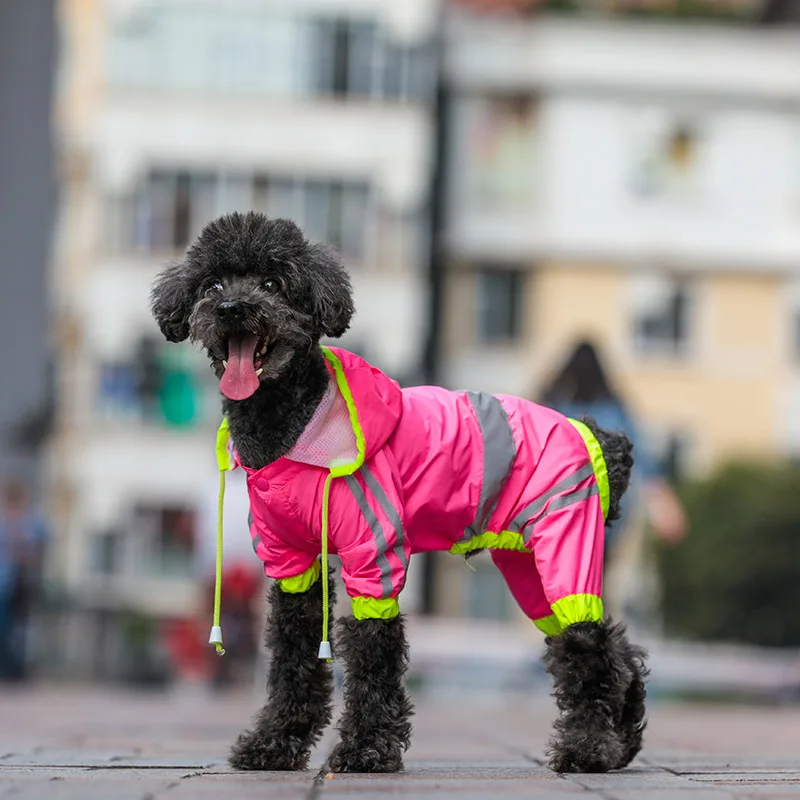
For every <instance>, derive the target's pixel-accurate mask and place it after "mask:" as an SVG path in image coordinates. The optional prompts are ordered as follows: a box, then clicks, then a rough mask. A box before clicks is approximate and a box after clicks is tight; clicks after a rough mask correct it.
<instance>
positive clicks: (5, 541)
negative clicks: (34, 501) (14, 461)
mask: <svg viewBox="0 0 800 800" xmlns="http://www.w3.org/2000/svg"><path fill="white" fill-rule="evenodd" d="M47 538H48V536H47V526H46V525H45V522H44V520H43V518H42V517H41V516H40V515H39V514H38V513H37V512H36V511H35V510H34V509H33V508H32V507H31V503H30V497H29V494H28V489H27V487H26V486H25V484H24V483H23V482H22V481H19V480H15V479H11V480H8V481H6V483H5V485H4V486H3V487H2V490H0V680H11V681H21V680H24V679H25V677H26V644H27V638H28V628H29V624H30V614H31V610H32V607H33V604H34V601H35V599H36V594H37V592H38V589H39V585H40V579H41V571H42V564H43V562H44V553H45V547H46V544H47Z"/></svg>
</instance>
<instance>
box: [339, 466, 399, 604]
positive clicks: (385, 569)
mask: <svg viewBox="0 0 800 800" xmlns="http://www.w3.org/2000/svg"><path fill="white" fill-rule="evenodd" d="M345 481H346V483H347V485H348V486H349V487H350V491H351V492H352V493H353V497H355V499H356V503H358V507H359V508H360V509H361V513H362V514H363V515H364V519H366V521H367V525H369V527H370V530H371V531H372V534H373V536H374V537H375V544H376V546H377V548H378V558H377V562H378V567H379V568H380V571H381V592H382V597H391V595H392V567H391V565H390V564H389V559H388V558H387V557H386V551H387V550H388V549H389V544H388V542H387V541H386V536H385V535H384V533H383V526H382V525H381V523H380V520H379V519H378V517H377V516H375V512H374V511H373V510H372V509H371V508H370V507H369V503H368V502H367V496H366V495H365V494H364V490H363V489H362V488H361V484H360V483H359V482H358V480H357V479H356V476H355V475H346V476H345Z"/></svg>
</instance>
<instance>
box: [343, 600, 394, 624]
mask: <svg viewBox="0 0 800 800" xmlns="http://www.w3.org/2000/svg"><path fill="white" fill-rule="evenodd" d="M350 603H351V605H352V606H353V616H354V617H355V618H356V619H392V618H393V617H396V616H397V615H398V614H399V613H400V603H398V602H397V600H396V599H395V598H393V597H387V598H385V599H383V600H378V599H376V598H374V597H352V598H350Z"/></svg>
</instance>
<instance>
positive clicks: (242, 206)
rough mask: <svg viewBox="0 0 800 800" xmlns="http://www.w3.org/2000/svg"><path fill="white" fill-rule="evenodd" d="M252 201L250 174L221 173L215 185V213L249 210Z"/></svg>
mask: <svg viewBox="0 0 800 800" xmlns="http://www.w3.org/2000/svg"><path fill="white" fill-rule="evenodd" d="M252 202H253V179H252V177H251V176H250V175H235V174H227V175H224V174H223V175H221V176H220V179H219V183H218V185H217V215H220V214H230V213H231V212H232V211H242V212H244V211H249V210H250V207H251V205H252Z"/></svg>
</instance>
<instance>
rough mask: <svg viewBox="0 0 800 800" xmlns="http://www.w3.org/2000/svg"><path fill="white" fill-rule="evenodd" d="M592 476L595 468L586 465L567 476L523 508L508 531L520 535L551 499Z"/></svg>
mask: <svg viewBox="0 0 800 800" xmlns="http://www.w3.org/2000/svg"><path fill="white" fill-rule="evenodd" d="M591 475H594V468H593V467H592V465H591V464H586V465H585V466H583V467H581V468H580V469H579V470H577V471H575V472H573V473H572V475H567V477H566V478H564V479H563V480H560V481H559V482H558V483H557V484H556V485H555V486H551V487H550V488H549V489H548V490H547V491H546V492H542V494H540V495H539V496H538V497H537V498H536V499H535V500H534V501H533V502H532V503H529V504H528V505H527V506H525V508H523V509H522V511H520V512H519V514H517V516H516V517H514V519H513V520H512V521H511V524H510V525H509V526H508V530H510V531H514V533H519V532H520V531H521V530H522V526H523V525H525V523H526V522H527V521H528V520H529V519H533V518H534V517H536V515H537V514H538V513H539V512H540V511H541V510H542V509H543V508H544V507H545V506H546V505H547V501H548V500H550V498H551V497H555V496H556V495H557V494H561V493H562V492H566V491H567V489H572V488H573V487H574V486H577V485H578V484H579V483H580V482H581V481H585V480H586V479H587V478H588V477H590V476H591ZM595 485H597V484H595ZM552 507H553V506H551V508H552Z"/></svg>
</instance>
